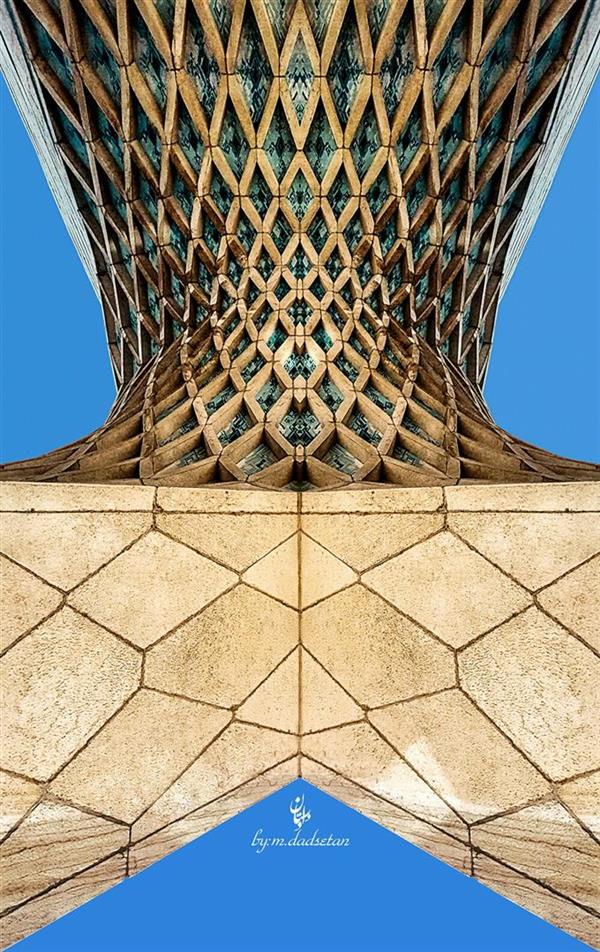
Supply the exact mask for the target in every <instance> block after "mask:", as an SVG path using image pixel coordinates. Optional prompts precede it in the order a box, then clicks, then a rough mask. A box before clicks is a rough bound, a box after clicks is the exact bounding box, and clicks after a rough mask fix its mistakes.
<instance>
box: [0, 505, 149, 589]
mask: <svg viewBox="0 0 600 952" xmlns="http://www.w3.org/2000/svg"><path fill="white" fill-rule="evenodd" d="M150 525H151V516H150V515H149V514H147V513H113V512H103V513H98V512H60V513H53V512H34V513H29V512H12V513H4V515H3V516H2V530H1V532H0V547H1V548H2V551H3V552H4V553H5V554H6V555H8V556H10V558H11V559H14V560H15V561H16V562H19V563H20V564H21V565H23V566H25V568H27V569H31V571H32V572H35V573H36V574H37V575H41V576H42V578H43V579H45V580H46V581H47V582H51V583H52V585H58V587H59V588H62V589H65V590H66V589H70V588H73V586H74V585H77V584H78V583H79V582H81V581H82V580H83V579H84V578H87V576H88V575H90V573H91V572H95V571H96V569H99V568H100V566H101V565H104V564H105V563H106V562H109V561H110V560H111V559H112V558H114V557H115V556H116V555H118V553H119V552H121V550H122V549H124V548H125V546H126V545H129V544H130V543H131V542H133V541H134V539H137V538H139V536H140V535H141V534H142V533H143V532H144V531H145V530H146V529H148V528H149V527H150Z"/></svg>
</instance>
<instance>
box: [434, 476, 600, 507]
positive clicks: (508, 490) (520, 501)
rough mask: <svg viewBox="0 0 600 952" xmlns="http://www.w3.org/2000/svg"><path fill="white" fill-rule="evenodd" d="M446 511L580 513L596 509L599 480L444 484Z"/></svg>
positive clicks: (599, 493)
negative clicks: (476, 484)
mask: <svg viewBox="0 0 600 952" xmlns="http://www.w3.org/2000/svg"><path fill="white" fill-rule="evenodd" d="M444 492H445V494H446V499H447V502H448V509H449V510H455V511H459V510H463V511H470V512H479V511H482V512H494V511H495V512H506V511H510V510H521V511H524V512H542V511H549V512H553V511H556V512H581V511H588V510H589V511H592V512H598V511H599V510H600V484H599V483H579V482H575V483H508V484H506V485H488V484H486V485H479V486H475V485H472V486H446V488H445V490H444Z"/></svg>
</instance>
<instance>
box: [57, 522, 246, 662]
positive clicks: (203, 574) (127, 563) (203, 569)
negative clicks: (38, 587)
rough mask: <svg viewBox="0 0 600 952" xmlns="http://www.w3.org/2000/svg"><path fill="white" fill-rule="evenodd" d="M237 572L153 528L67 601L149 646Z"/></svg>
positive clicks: (228, 584)
mask: <svg viewBox="0 0 600 952" xmlns="http://www.w3.org/2000/svg"><path fill="white" fill-rule="evenodd" d="M236 580H237V576H236V575H235V574H234V573H233V572H230V571H229V569H226V568H223V566H221V565H217V564H216V563H215V562H211V561H210V560H209V559H206V558H204V556H202V555H199V554H198V553H197V552H194V551H192V549H189V548H188V547H187V546H185V545H181V544H179V543H177V542H173V541H172V540H171V539H167V537H166V536H164V535H162V534H161V533H159V532H151V533H149V534H148V535H146V536H144V538H143V539H140V541H139V542H136V543H135V545H133V546H132V547H131V548H130V549H128V550H127V551H126V552H123V554H122V555H120V556H119V557H118V558H117V559H114V561H113V562H111V563H110V565H107V566H106V568H104V569H102V570H101V571H100V572H98V573H97V575H95V576H94V577H93V578H92V579H90V580H89V582H85V583H84V584H83V585H81V586H80V587H79V588H77V589H76V590H75V591H74V592H72V594H71V595H70V596H69V601H70V603H71V604H72V605H74V606H75V608H79V609H80V610H81V611H83V612H85V613H86V614H87V615H91V617H92V618H95V619H96V621H99V622H101V624H103V625H106V627H107V628H110V629H111V631H116V632H118V633H119V634H121V635H123V637H125V638H127V639H128V640H129V641H132V642H133V644H135V645H139V646H140V647H141V648H146V647H147V646H148V645H151V644H153V643H154V642H155V641H157V640H158V639H159V638H160V637H161V636H162V635H164V634H166V632H167V631H170V630H171V629H172V628H174V627H175V626H176V625H178V624H180V623H181V622H182V621H185V619H186V618H189V617H190V616H191V615H194V614H195V613H196V612H198V611H200V609H201V608H203V607H204V606H205V605H206V604H208V602H211V601H212V600H213V599H214V598H216V597H217V596H218V595H220V594H221V593H222V592H224V591H225V589H227V588H230V587H231V586H232V585H233V584H235V582H236Z"/></svg>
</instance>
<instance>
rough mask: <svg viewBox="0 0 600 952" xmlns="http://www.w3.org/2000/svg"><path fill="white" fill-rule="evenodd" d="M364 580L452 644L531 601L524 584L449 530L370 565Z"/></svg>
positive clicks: (478, 633)
mask: <svg viewBox="0 0 600 952" xmlns="http://www.w3.org/2000/svg"><path fill="white" fill-rule="evenodd" d="M363 582H364V583H365V585H367V586H368V587H369V588H373V589H375V591H376V592H378V593H379V594H380V595H383V596H384V598H386V599H387V600H388V601H390V602H391V603H392V604H393V605H395V606H396V607H397V608H399V609H400V611H403V612H406V614H407V615H410V616H411V618H414V619H415V620H416V621H418V622H419V623H420V624H421V625H424V626H425V627H426V628H428V629H429V630H430V631H432V632H433V633H434V634H436V635H438V637H440V638H442V639H443V640H444V641H445V642H446V643H447V644H449V645H451V646H452V647H454V648H458V647H460V646H461V645H465V644H467V642H469V641H471V640H472V639H473V638H475V637H476V636H477V635H480V634H482V632H484V631H487V630H488V629H489V628H492V627H493V626H494V625H497V624H499V623H500V622H501V621H504V619H505V618H508V616H509V615H512V614H514V613H515V612H517V611H521V610H522V609H523V608H525V607H526V606H527V605H528V604H530V603H531V596H530V595H529V594H528V593H527V592H526V591H525V590H524V589H522V588H521V587H520V586H518V585H515V583H514V582H511V581H510V579H508V578H506V576H505V575H503V574H502V573H501V572H499V571H498V569H495V568H494V567H493V566H492V565H490V564H489V562H487V561H486V560H485V559H483V558H482V557H481V556H479V555H477V553H475V552H472V551H471V549H469V548H468V546H466V545H465V544H464V542H461V541H460V540H459V539H456V538H455V537H454V536H453V535H451V534H450V533H449V532H443V533H440V534H439V535H437V536H434V537H433V538H432V539H428V540H427V541H426V542H421V543H420V544H418V545H416V546H414V547H413V548H412V549H409V550H408V552H404V553H402V554H401V555H398V556H396V557H395V558H393V559H390V560H389V562H385V563H384V564H383V565H380V566H378V567H377V568H375V569H372V570H371V571H370V572H367V573H366V574H365V575H364V576H363Z"/></svg>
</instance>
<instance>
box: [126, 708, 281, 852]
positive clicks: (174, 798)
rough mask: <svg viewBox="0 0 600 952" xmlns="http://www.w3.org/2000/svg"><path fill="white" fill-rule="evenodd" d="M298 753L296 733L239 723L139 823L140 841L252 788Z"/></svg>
mask: <svg viewBox="0 0 600 952" xmlns="http://www.w3.org/2000/svg"><path fill="white" fill-rule="evenodd" d="M297 751H298V740H297V738H296V737H294V736H292V735H290V734H282V733H280V732H278V731H271V730H269V729H268V728H265V727H255V726H254V725H253V724H237V723H233V724H230V726H229V727H228V728H227V730H226V731H224V732H223V734H221V736H220V737H219V738H217V740H216V741H215V742H214V743H213V744H211V745H210V747H209V748H208V750H206V751H205V752H204V753H203V754H202V756H201V757H198V759H197V760H195V761H194V763H193V764H191V766H190V767H189V768H188V769H187V770H186V771H185V772H184V773H183V774H182V775H181V776H180V777H179V778H178V779H177V780H176V781H175V783H173V784H172V786H170V787H169V788H168V789H167V790H165V792H164V794H163V795H162V796H161V797H160V798H159V799H158V800H156V802H155V803H153V804H152V806H151V807H150V808H149V809H148V810H147V811H146V812H145V813H144V814H143V816H141V817H140V819H139V820H138V821H137V823H134V825H133V829H132V838H133V841H134V842H135V841H136V840H138V839H140V838H141V837H143V836H147V835H148V834H149V833H152V832H154V830H157V829H160V828H161V827H163V826H165V824H167V823H172V822H173V821H174V820H178V819H179V818H180V817H183V816H186V814H188V813H190V812H191V811H193V810H197V809H198V808H199V807H201V806H203V805H204V804H206V803H208V802H209V801H211V800H214V799H215V798H217V797H222V796H223V795H224V794H226V793H229V792H230V791H231V790H233V789H234V788H236V787H239V786H240V785H241V784H246V783H247V782H248V781H249V780H252V779H254V778H255V777H257V776H258V775H259V774H262V773H263V772H264V771H265V770H268V769H270V768H272V767H274V766H275V765H276V764H279V763H281V762H283V761H286V760H288V759H289V758H290V757H295V755H296V754H297Z"/></svg>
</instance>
